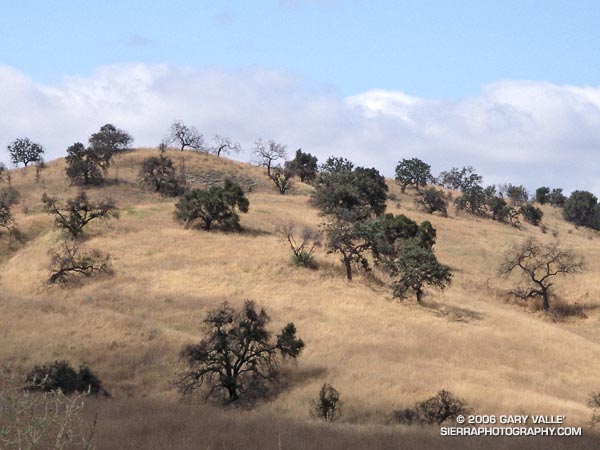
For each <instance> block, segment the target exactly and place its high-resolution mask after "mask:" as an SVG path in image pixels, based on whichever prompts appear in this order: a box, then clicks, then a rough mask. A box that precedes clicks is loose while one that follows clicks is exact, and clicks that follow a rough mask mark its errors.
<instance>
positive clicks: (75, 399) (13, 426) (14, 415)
mask: <svg viewBox="0 0 600 450" xmlns="http://www.w3.org/2000/svg"><path fill="white" fill-rule="evenodd" d="M83 407H84V403H83V397H82V396H72V397H65V396H64V395H63V394H62V392H61V391H60V390H59V391H57V392H47V393H34V392H30V391H26V390H23V388H22V386H20V385H19V384H18V382H17V380H16V379H15V378H14V376H12V374H11V373H10V371H9V370H8V369H3V370H2V372H1V373H0V449H3V450H37V449H40V450H41V449H43V450H65V449H79V450H92V449H93V448H94V447H93V445H92V436H93V427H92V429H91V430H90V431H89V434H88V435H87V436H86V432H85V427H84V425H83V420H82V412H83Z"/></svg>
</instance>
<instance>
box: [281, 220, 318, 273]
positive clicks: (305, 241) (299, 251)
mask: <svg viewBox="0 0 600 450" xmlns="http://www.w3.org/2000/svg"><path fill="white" fill-rule="evenodd" d="M277 233H278V234H280V235H281V236H282V237H283V238H285V240H286V241H287V242H288V244H289V245H290V248H291V249H292V261H293V263H294V265H296V266H298V267H311V268H312V267H315V261H314V258H313V253H314V251H315V248H316V247H317V246H319V245H321V236H320V235H319V233H318V232H317V231H314V230H311V229H310V228H306V227H304V228H301V229H300V230H297V227H295V226H294V225H293V224H291V223H289V224H286V225H282V226H280V227H279V228H278V229H277Z"/></svg>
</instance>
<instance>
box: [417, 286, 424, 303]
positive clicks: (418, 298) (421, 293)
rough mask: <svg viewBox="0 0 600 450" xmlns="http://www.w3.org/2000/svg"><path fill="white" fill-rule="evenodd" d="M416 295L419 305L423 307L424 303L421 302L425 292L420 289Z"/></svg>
mask: <svg viewBox="0 0 600 450" xmlns="http://www.w3.org/2000/svg"><path fill="white" fill-rule="evenodd" d="M415 293H416V294H417V303H418V304H419V305H422V304H423V303H422V302H421V299H422V298H423V290H422V289H421V288H420V287H419V288H417V289H415Z"/></svg>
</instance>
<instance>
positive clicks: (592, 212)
mask: <svg viewBox="0 0 600 450" xmlns="http://www.w3.org/2000/svg"><path fill="white" fill-rule="evenodd" d="M599 208H600V207H599V206H598V199H597V198H596V196H595V195H594V194H592V193H591V192H588V191H574V192H572V193H571V196H570V197H569V198H568V199H567V200H566V201H565V203H564V205H563V216H564V218H565V220H567V221H569V222H573V223H574V224H575V225H582V226H586V227H590V228H594V229H599V228H600V209H599Z"/></svg>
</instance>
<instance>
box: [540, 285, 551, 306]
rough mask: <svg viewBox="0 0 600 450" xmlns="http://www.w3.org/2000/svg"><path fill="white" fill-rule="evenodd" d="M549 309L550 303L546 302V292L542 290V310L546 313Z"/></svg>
mask: <svg viewBox="0 0 600 450" xmlns="http://www.w3.org/2000/svg"><path fill="white" fill-rule="evenodd" d="M549 309H550V302H549V301H548V291H546V290H545V289H544V290H542V310H543V311H548V310H549Z"/></svg>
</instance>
